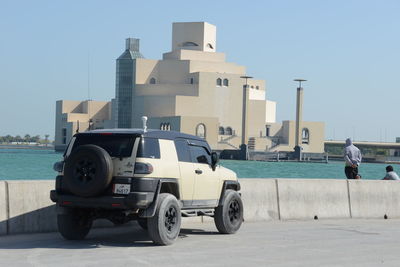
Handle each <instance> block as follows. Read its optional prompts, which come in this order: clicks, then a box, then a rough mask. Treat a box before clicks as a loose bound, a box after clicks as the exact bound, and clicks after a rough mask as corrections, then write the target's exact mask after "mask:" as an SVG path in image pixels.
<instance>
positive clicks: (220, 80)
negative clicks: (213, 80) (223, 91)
mask: <svg viewBox="0 0 400 267" xmlns="http://www.w3.org/2000/svg"><path fill="white" fill-rule="evenodd" d="M221 85H222V79H221V78H218V79H217V86H221Z"/></svg>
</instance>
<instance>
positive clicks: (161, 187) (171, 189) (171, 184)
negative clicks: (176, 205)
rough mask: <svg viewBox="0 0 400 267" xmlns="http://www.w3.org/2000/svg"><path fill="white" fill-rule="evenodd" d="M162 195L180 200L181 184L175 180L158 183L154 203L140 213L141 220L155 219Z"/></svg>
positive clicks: (168, 179) (167, 179)
mask: <svg viewBox="0 0 400 267" xmlns="http://www.w3.org/2000/svg"><path fill="white" fill-rule="evenodd" d="M161 193H169V194H171V195H173V196H175V197H176V199H177V200H179V199H180V192H179V184H178V180H177V179H175V178H162V179H160V180H159V181H158V185H157V189H156V192H155V195H154V199H153V202H152V203H151V204H150V206H149V207H147V209H145V210H143V211H141V212H140V213H139V217H140V218H149V217H153V216H154V214H155V212H156V207H157V203H158V199H159V196H160V194H161Z"/></svg>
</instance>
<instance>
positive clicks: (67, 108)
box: [54, 100, 112, 151]
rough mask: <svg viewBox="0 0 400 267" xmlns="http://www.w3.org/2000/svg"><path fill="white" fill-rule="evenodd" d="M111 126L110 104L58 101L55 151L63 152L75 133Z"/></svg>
mask: <svg viewBox="0 0 400 267" xmlns="http://www.w3.org/2000/svg"><path fill="white" fill-rule="evenodd" d="M111 125H112V124H111V102H101V101H91V100H86V101H70V100H59V101H57V102H56V125H55V126H56V128H55V129H56V130H55V142H54V146H55V150H57V151H63V150H64V149H65V148H66V146H67V145H68V143H69V140H70V139H71V137H72V136H73V135H74V134H75V133H77V132H84V131H87V130H89V129H104V128H110V126H111Z"/></svg>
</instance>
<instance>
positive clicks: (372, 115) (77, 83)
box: [0, 0, 400, 141]
mask: <svg viewBox="0 0 400 267" xmlns="http://www.w3.org/2000/svg"><path fill="white" fill-rule="evenodd" d="M399 14H400V1H390V0H385V1H383V0H382V1H379V0H376V1H368V0H364V1H352V0H346V1H344V0H343V1H342V0H336V1H307V0H303V1H261V0H260V1H245V2H243V1H233V0H230V1H215V0H214V1H150V0H149V1H124V0H118V1H111V0H110V1H89V0H85V1H56V0H51V1H39V0H37V1H18V0H13V1H4V0H0V135H6V134H12V135H16V134H20V135H24V134H26V133H29V134H31V135H36V134H40V135H44V134H46V133H49V134H50V135H51V136H54V117H55V101H56V100H60V99H67V100H84V99H87V95H88V94H87V87H88V59H89V62H90V72H89V73H90V75H89V81H90V88H91V98H92V99H94V100H110V99H111V98H113V97H114V95H115V59H116V58H117V57H118V56H119V55H120V54H121V53H122V52H123V50H124V40H125V38H127V37H136V38H140V39H141V52H142V53H143V54H144V56H145V57H146V58H151V59H160V58H161V55H162V53H164V52H168V51H170V46H171V29H172V22H181V21H207V22H209V23H212V24H214V25H216V26H217V50H218V51H219V52H224V53H226V54H227V60H228V61H230V62H235V63H238V64H241V65H245V66H246V67H247V71H248V74H249V75H251V76H254V77H255V78H258V79H264V80H266V82H267V98H268V99H271V100H274V101H277V102H278V106H277V119H278V121H281V120H286V119H294V118H295V90H296V89H295V88H296V83H294V82H293V81H292V80H293V79H294V78H297V77H301V78H305V79H308V80H309V81H308V82H307V83H305V84H304V90H305V100H304V101H305V109H304V119H305V120H311V121H324V122H326V138H327V139H331V138H335V139H344V138H346V137H348V136H350V137H354V138H355V139H356V140H369V141H372V140H378V141H379V140H381V141H385V140H387V141H394V138H395V137H396V136H400V123H399V100H400V88H399V87H400V86H399V84H400V81H398V80H397V79H398V78H399V77H400V75H399V74H400V73H399V72H400V34H399V29H400V15H399Z"/></svg>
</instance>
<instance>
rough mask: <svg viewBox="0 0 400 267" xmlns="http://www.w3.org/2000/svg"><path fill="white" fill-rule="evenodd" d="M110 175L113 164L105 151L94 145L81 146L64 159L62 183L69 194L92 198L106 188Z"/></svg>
mask: <svg viewBox="0 0 400 267" xmlns="http://www.w3.org/2000/svg"><path fill="white" fill-rule="evenodd" d="M112 174H113V163H112V160H111V157H110V155H109V154H108V153H107V151H106V150H104V149H103V148H101V147H99V146H96V145H83V146H79V147H78V148H77V149H75V150H74V151H73V152H72V154H71V155H70V156H69V157H68V158H67V159H66V161H65V167H64V179H63V182H64V183H65V186H66V188H67V190H68V191H70V192H71V193H73V194H75V195H78V196H81V197H92V196H96V195H98V194H100V193H102V192H103V191H104V190H105V189H106V188H107V186H108V185H109V184H110V182H111V179H112Z"/></svg>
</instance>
